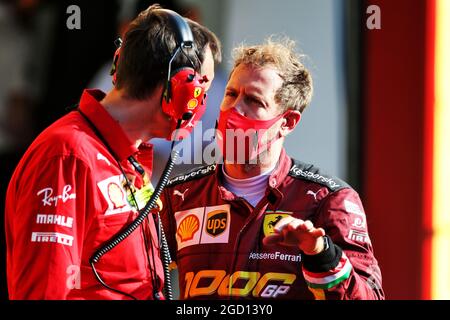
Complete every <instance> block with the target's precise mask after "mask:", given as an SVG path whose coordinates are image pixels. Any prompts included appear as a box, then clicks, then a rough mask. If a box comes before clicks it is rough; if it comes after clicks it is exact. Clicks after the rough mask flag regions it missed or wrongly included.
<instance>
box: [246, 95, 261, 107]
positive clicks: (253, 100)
mask: <svg viewBox="0 0 450 320" xmlns="http://www.w3.org/2000/svg"><path fill="white" fill-rule="evenodd" d="M246 99H247V101H248V102H249V103H253V104H256V105H258V106H264V105H263V104H262V102H261V101H260V100H259V99H257V98H255V97H252V96H247V98H246Z"/></svg>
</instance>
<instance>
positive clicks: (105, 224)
mask: <svg viewBox="0 0 450 320" xmlns="http://www.w3.org/2000/svg"><path fill="white" fill-rule="evenodd" d="M103 97H104V93H102V92H101V91H97V90H86V91H85V92H84V93H83V95H82V97H81V100H80V105H79V111H72V112H70V113H69V114H67V115H66V116H64V117H62V118H61V119H60V120H58V121H56V122H55V123H54V124H52V125H51V126H50V127H48V128H47V129H46V130H45V131H43V132H42V133H41V134H40V135H39V136H38V137H37V138H36V140H35V141H34V142H33V143H32V145H31V146H30V147H29V149H28V150H27V151H26V153H25V155H24V156H23V158H22V159H21V161H20V163H19V164H18V166H17V168H16V170H15V172H14V175H13V177H12V179H11V182H10V184H9V187H8V191H7V198H6V209H5V210H6V212H5V229H6V243H7V280H8V290H9V297H10V298H11V299H126V298H127V297H126V296H124V295H122V294H119V293H115V292H112V291H109V290H107V289H106V288H105V287H103V286H102V285H101V284H100V283H99V282H98V281H97V279H96V278H95V277H94V274H93V271H92V270H91V267H90V265H89V258H90V257H91V256H92V254H93V253H94V252H95V250H96V249H98V248H99V247H101V246H102V244H103V243H104V242H105V241H107V240H109V239H110V238H111V237H112V236H113V235H115V234H116V233H117V232H119V231H120V230H121V229H122V228H123V227H124V226H125V225H127V224H129V223H130V222H131V221H132V220H133V219H134V218H135V217H136V216H137V210H136V209H135V206H134V204H135V202H133V200H132V198H131V197H130V195H131V194H130V191H129V190H130V187H129V185H128V184H127V183H126V179H125V175H126V176H127V177H128V180H129V181H134V182H131V183H130V184H133V183H134V186H132V188H133V189H134V194H135V198H137V199H136V201H137V202H138V203H139V204H140V205H141V206H142V198H141V196H142V194H144V193H145V192H147V193H148V192H149V190H150V189H149V188H151V184H150V182H149V178H150V176H149V175H150V172H151V168H152V167H151V165H152V155H153V151H152V146H151V145H147V144H141V145H140V146H139V148H136V146H134V144H133V143H132V142H131V141H129V139H128V138H127V136H126V135H125V133H124V131H123V130H122V128H121V127H120V126H119V125H118V124H117V123H116V121H115V120H114V119H113V118H111V116H110V115H109V114H108V113H107V112H106V110H105V109H104V107H103V106H102V105H101V104H100V103H99V101H100V100H101V99H102V98H103ZM100 137H102V138H100ZM108 146H109V147H108ZM132 155H133V156H134V157H135V158H136V160H137V161H139V162H140V163H142V166H141V168H144V170H145V171H146V173H145V174H143V175H142V174H140V173H138V172H137V171H136V169H135V167H134V166H132V165H131V164H130V163H129V161H127V159H128V157H129V156H132ZM116 159H117V160H116ZM119 163H120V166H121V167H122V169H123V171H122V170H121V168H120V166H119ZM124 173H125V175H124ZM151 191H152V190H150V192H151ZM131 204H133V205H131ZM146 247H147V248H148V250H147V249H146ZM153 255H154V256H153ZM153 257H154V259H153ZM153 260H154V261H155V263H150V261H153ZM96 269H97V272H98V273H99V274H100V276H101V277H102V279H103V280H104V281H105V283H106V284H108V285H109V286H111V287H112V288H114V289H118V290H121V291H123V292H126V293H127V294H131V295H133V296H134V297H136V298H138V299H152V297H153V294H152V291H153V288H154V287H155V288H156V290H157V291H159V292H160V291H161V289H162V285H163V278H164V277H163V268H162V264H161V261H160V258H159V246H158V241H157V232H156V228H155V223H154V221H153V219H152V218H150V219H148V221H145V223H143V224H142V225H141V226H140V227H139V228H138V229H137V230H135V231H134V232H133V233H132V234H131V236H129V237H128V238H126V239H125V240H124V241H123V242H121V243H120V244H119V245H118V246H117V247H115V248H114V249H112V250H111V251H109V252H108V253H106V254H105V255H104V256H103V257H102V258H101V259H100V261H99V262H98V263H97V264H96Z"/></svg>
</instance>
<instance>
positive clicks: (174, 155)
mask: <svg viewBox="0 0 450 320" xmlns="http://www.w3.org/2000/svg"><path fill="white" fill-rule="evenodd" d="M177 158H178V152H177V151H172V152H171V155H170V157H169V160H168V162H167V165H166V167H165V168H164V171H163V173H162V175H161V178H160V180H159V181H158V184H157V186H156V188H155V191H154V192H153V194H152V195H151V197H150V200H149V201H148V202H147V204H146V205H145V206H144V208H143V209H142V210H140V211H139V215H138V216H137V217H136V219H135V220H134V221H133V222H132V223H130V224H129V225H128V226H127V227H126V228H125V230H124V231H122V232H120V233H119V234H117V235H115V236H114V237H113V238H112V239H110V240H109V241H108V242H107V243H106V244H105V245H103V246H102V247H101V248H99V249H98V250H97V251H96V252H95V253H94V254H93V255H92V257H91V258H90V259H89V262H90V264H91V266H93V265H94V263H97V262H98V261H99V260H100V258H101V257H102V256H103V255H105V254H106V253H107V252H109V251H110V250H112V249H113V248H114V247H116V246H117V245H118V244H119V243H121V242H122V241H123V240H125V239H126V238H127V237H128V236H129V235H130V234H131V233H132V232H133V231H134V230H136V228H137V227H138V226H139V225H140V224H141V223H142V222H143V221H144V219H145V218H146V217H147V216H148V215H149V214H150V212H151V210H152V209H153V208H154V207H155V204H156V201H157V199H158V198H159V196H160V195H161V192H162V190H163V188H164V187H165V185H166V184H167V182H168V181H169V175H170V172H171V171H172V169H173V166H174V164H175V161H176V159H177ZM93 270H95V269H93ZM94 274H95V275H96V277H97V279H98V280H99V281H100V283H102V284H103V283H104V281H101V278H100V277H99V275H98V274H97V273H96V272H94ZM109 288H110V287H109ZM113 291H115V292H117V290H116V289H114V290H113ZM125 295H126V296H130V295H128V294H125Z"/></svg>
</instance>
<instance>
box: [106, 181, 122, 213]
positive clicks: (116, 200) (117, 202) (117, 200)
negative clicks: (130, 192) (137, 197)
mask: <svg viewBox="0 0 450 320" xmlns="http://www.w3.org/2000/svg"><path fill="white" fill-rule="evenodd" d="M108 197H109V200H111V202H112V204H113V205H114V209H118V208H123V207H124V206H125V205H126V203H125V194H124V193H123V191H122V189H121V188H120V187H119V185H118V184H117V183H115V182H111V183H109V184H108Z"/></svg>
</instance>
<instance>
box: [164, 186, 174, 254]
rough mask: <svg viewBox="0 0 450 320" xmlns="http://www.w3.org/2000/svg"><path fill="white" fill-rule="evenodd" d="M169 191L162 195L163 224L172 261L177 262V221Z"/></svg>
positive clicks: (165, 190) (166, 190)
mask: <svg viewBox="0 0 450 320" xmlns="http://www.w3.org/2000/svg"><path fill="white" fill-rule="evenodd" d="M169 192H170V191H169V189H168V188H166V189H164V191H163V192H162V194H161V201H162V203H163V208H162V210H161V212H160V214H161V222H162V225H163V228H164V232H165V234H166V239H167V244H168V246H169V250H170V257H171V258H172V261H175V262H176V260H177V240H176V227H175V220H174V217H173V212H172V206H171V203H170V200H171V198H170V195H169Z"/></svg>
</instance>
